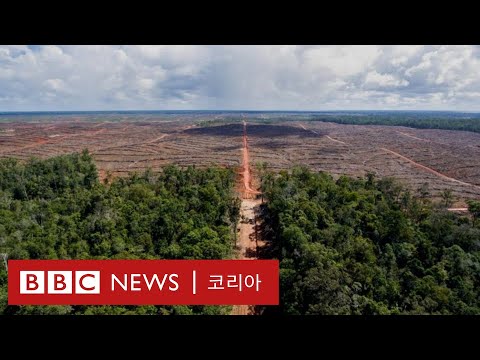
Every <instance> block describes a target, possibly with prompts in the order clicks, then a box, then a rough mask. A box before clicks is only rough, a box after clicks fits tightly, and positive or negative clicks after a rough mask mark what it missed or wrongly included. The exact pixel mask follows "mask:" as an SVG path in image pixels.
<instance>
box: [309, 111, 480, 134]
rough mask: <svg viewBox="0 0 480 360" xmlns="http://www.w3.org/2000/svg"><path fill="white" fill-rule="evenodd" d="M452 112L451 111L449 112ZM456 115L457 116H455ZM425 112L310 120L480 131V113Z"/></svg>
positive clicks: (339, 115)
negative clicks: (443, 113) (445, 113)
mask: <svg viewBox="0 0 480 360" xmlns="http://www.w3.org/2000/svg"><path fill="white" fill-rule="evenodd" d="M448 114H450V113H448ZM454 115H455V116H454ZM454 115H444V116H442V113H439V114H437V113H423V112H418V113H417V112H412V113H407V112H398V113H395V112H386V113H380V112H379V113H371V114H369V113H360V114H335V113H333V114H328V115H321V116H312V117H311V118H310V121H324V122H334V123H337V124H353V125H388V126H407V127H411V128H418V129H443V130H463V131H472V132H480V117H479V116H478V114H463V115H464V116H463V117H461V116H460V115H461V114H454Z"/></svg>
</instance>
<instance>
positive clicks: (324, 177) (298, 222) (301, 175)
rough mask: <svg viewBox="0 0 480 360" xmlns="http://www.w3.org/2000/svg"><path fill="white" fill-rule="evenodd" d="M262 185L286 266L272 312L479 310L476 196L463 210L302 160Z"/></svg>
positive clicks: (479, 211)
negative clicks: (465, 211) (312, 167)
mask: <svg viewBox="0 0 480 360" xmlns="http://www.w3.org/2000/svg"><path fill="white" fill-rule="evenodd" d="M262 187H263V191H264V195H265V197H266V198H267V200H268V201H267V202H266V204H265V205H264V209H263V212H264V219H265V222H266V225H265V233H266V234H267V235H268V236H269V237H270V238H271V239H272V243H273V245H272V249H271V250H272V251H273V252H274V254H275V256H278V257H279V259H280V274H281V283H280V287H281V299H280V304H281V305H280V307H279V308H278V307H277V308H273V307H272V308H269V309H267V310H266V311H267V313H268V312H269V311H270V312H273V313H278V312H280V313H283V314H480V227H479V225H480V224H479V223H480V221H478V217H480V206H479V205H480V204H479V203H478V202H471V203H470V210H471V212H472V215H473V217H469V216H463V217H462V216H458V215H455V214H452V213H449V212H448V211H446V210H445V209H442V205H441V204H432V203H430V201H429V200H428V199H426V198H423V199H422V197H421V195H419V196H416V195H417V194H414V193H411V192H410V191H408V190H406V189H403V188H402V187H401V186H400V185H399V184H398V183H396V182H395V181H394V180H393V179H389V178H385V179H379V180H377V179H375V177H374V176H373V175H369V176H368V177H367V178H366V179H360V180H358V179H352V178H347V177H340V178H339V179H338V180H336V181H335V180H334V179H333V178H332V177H331V176H330V175H328V174H325V173H312V172H310V171H309V170H307V169H304V168H295V169H293V171H292V172H291V173H287V172H285V171H283V172H281V173H280V174H279V175H275V174H273V173H266V174H265V175H264V176H263V179H262ZM443 206H444V205H443ZM475 220H477V221H475Z"/></svg>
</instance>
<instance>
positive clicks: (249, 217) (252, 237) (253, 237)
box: [231, 121, 263, 315]
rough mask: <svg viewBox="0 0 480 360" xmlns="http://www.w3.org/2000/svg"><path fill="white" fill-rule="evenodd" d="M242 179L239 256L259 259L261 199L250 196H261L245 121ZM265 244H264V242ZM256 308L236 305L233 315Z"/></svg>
mask: <svg viewBox="0 0 480 360" xmlns="http://www.w3.org/2000/svg"><path fill="white" fill-rule="evenodd" d="M242 153H243V157H242V167H243V171H242V177H243V187H244V190H243V199H242V204H241V207H240V215H241V218H243V219H244V220H243V221H242V222H240V226H239V227H240V233H239V235H238V245H239V254H238V258H239V259H241V260H256V259H257V255H256V254H257V245H258V239H257V233H256V226H257V224H256V216H255V209H256V208H257V206H258V205H259V204H260V203H261V200H260V199H249V195H252V194H254V195H256V194H260V192H259V191H257V190H254V189H252V187H251V185H250V184H251V181H252V178H251V173H250V157H249V155H248V143H247V123H246V122H245V121H243V148H242ZM262 244H263V242H262ZM253 314H254V306H252V305H234V306H233V309H232V312H231V315H253Z"/></svg>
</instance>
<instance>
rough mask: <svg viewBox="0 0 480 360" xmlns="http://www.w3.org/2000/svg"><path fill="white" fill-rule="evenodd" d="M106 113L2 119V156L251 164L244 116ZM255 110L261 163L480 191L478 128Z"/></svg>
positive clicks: (253, 157) (126, 164)
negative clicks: (298, 117) (265, 117)
mask: <svg viewBox="0 0 480 360" xmlns="http://www.w3.org/2000/svg"><path fill="white" fill-rule="evenodd" d="M101 118H102V117H101V116H100V115H99V116H97V117H95V118H94V119H93V120H92V119H91V118H88V117H86V116H83V117H82V116H78V115H76V116H73V115H72V116H63V117H61V118H55V119H53V120H51V119H50V120H49V118H48V117H47V118H42V119H41V121H31V119H30V120H29V121H11V122H8V121H3V122H1V123H0V157H16V158H19V159H27V158H29V157H31V156H36V157H40V158H46V157H50V156H54V155H58V154H65V153H71V152H74V151H81V150H82V149H84V148H88V149H89V151H90V152H91V153H92V154H93V155H94V158H95V160H96V163H97V167H98V169H99V173H100V176H101V177H102V178H103V177H106V176H107V174H108V173H110V174H111V175H113V176H123V175H126V174H128V173H129V172H133V171H139V172H140V171H142V170H144V169H146V168H148V167H150V168H152V169H153V170H158V169H160V168H161V167H162V166H164V165H166V164H170V163H175V164H178V165H184V166H186V165H196V166H200V167H203V166H208V165H212V164H217V165H221V166H234V167H237V168H238V169H241V168H242V148H243V145H244V144H243V141H244V140H243V130H244V129H243V122H242V120H243V118H240V117H238V119H232V120H230V119H226V118H225V117H222V116H221V115H215V116H213V115H198V114H197V115H181V116H161V115H156V116H145V117H143V118H142V119H140V120H138V118H135V119H132V117H131V116H127V115H122V116H119V117H118V121H116V120H115V119H117V118H115V117H114V116H111V115H110V117H108V118H107V121H101ZM246 120H247V122H248V150H249V156H250V165H251V167H250V169H251V171H252V172H253V173H255V171H256V170H255V164H256V163H259V162H267V163H268V165H269V168H271V169H275V170H282V169H288V168H290V167H291V166H292V165H306V166H308V167H310V168H311V169H314V170H323V171H327V172H330V173H332V174H334V176H339V175H342V174H345V175H351V176H364V175H365V174H366V173H368V172H373V173H375V174H377V175H378V176H394V177H397V178H399V179H400V180H402V181H403V182H404V183H405V184H407V185H408V186H410V187H411V188H412V189H414V190H416V189H417V188H419V187H420V186H421V185H422V184H423V183H425V182H427V183H428V184H429V188H430V192H431V194H432V195H433V196H437V195H438V194H439V193H440V192H441V191H443V190H445V189H451V190H452V192H453V195H454V196H455V198H456V200H457V202H456V204H455V205H454V206H453V207H464V206H463V204H464V203H463V202H464V200H465V199H469V198H475V199H480V134H478V133H472V132H464V131H451V130H431V129H412V128H407V127H395V126H378V125H343V124H335V123H328V122H316V121H274V122H269V123H268V124H262V123H252V122H250V120H249V119H248V118H246ZM208 121H215V122H216V123H210V124H209V123H208ZM205 124H206V125H205ZM204 125H205V126H204ZM239 171H240V170H239ZM253 175H255V174H253ZM239 176H240V175H239Z"/></svg>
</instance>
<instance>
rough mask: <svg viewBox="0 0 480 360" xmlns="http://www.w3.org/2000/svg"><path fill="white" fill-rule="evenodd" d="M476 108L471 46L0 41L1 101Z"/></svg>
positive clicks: (47, 105)
mask: <svg viewBox="0 0 480 360" xmlns="http://www.w3.org/2000/svg"><path fill="white" fill-rule="evenodd" d="M195 109H209V110H210V109H211V110H308V111H312V110H319V111H322V110H452V111H480V47H479V46H410V45H408V46H407V45H402V46H370V45H369V46H366V45H355V46H344V45H342V46H295V45H293V46H292V45H288V46H279V45H276V46H265V45H255V46H243V45H242V46H239V45H235V46H223V45H222V46H220V45H217V46H212V45H209V46H173V45H165V46H153V45H148V46H137V45H135V46H125V45H122V46H113V45H108V46H85V45H81V46H53V45H46V46H43V45H42V46H40V45H35V46H23V45H22V46H2V45H0V111H55V110H58V111H67V110H69V111H75V110H79V111H89V110H195Z"/></svg>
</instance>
